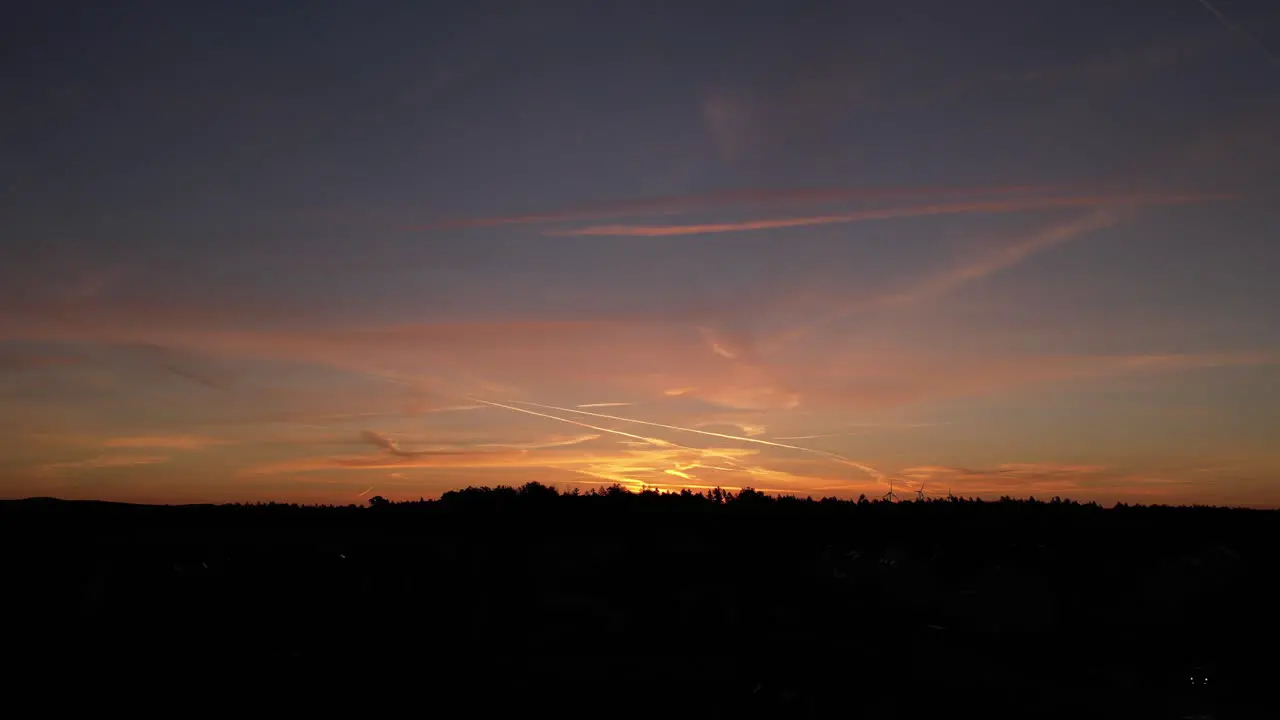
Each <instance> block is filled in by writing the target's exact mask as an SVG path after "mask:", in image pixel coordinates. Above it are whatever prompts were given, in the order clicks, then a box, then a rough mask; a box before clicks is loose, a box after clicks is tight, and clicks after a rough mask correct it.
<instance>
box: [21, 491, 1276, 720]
mask: <svg viewBox="0 0 1280 720" xmlns="http://www.w3.org/2000/svg"><path fill="white" fill-rule="evenodd" d="M1277 515H1278V514H1277V513H1276V512H1273V511H1255V510H1240V509H1225V508H1213V507H1166V506H1142V505H1133V506H1129V505H1123V504H1118V505H1115V506H1112V507H1102V506H1100V505H1098V504H1096V503H1091V502H1085V503H1080V502H1075V501H1072V500H1067V499H1061V498H1052V499H1049V500H1033V499H1026V500H1019V499H1012V498H1002V499H999V500H994V501H986V500H981V499H972V498H926V499H924V500H910V501H903V502H888V501H884V500H882V499H874V500H873V499H868V498H865V497H864V498H857V499H849V500H843V499H835V498H822V499H809V498H795V497H778V496H771V495H766V494H764V493H760V492H757V491H754V490H742V491H737V492H729V491H725V490H722V489H710V490H706V491H703V492H693V491H684V492H678V493H657V492H652V491H649V492H639V493H633V492H629V491H627V490H626V489H625V488H622V487H620V486H613V487H605V488H600V489H594V490H585V491H584V490H570V491H568V492H562V491H559V490H557V489H556V488H553V487H550V486H547V485H542V484H539V483H529V484H526V485H522V486H520V487H503V486H500V487H492V488H489V487H472V488H465V489H460V490H456V491H451V492H448V493H445V494H443V495H442V496H441V497H440V498H438V499H434V500H427V499H422V500H413V501H391V500H387V499H385V498H383V497H377V496H375V497H373V498H370V499H369V500H368V501H367V503H366V504H363V505H354V504H352V505H346V506H304V505H296V504H282V503H251V504H239V505H196V506H173V507H164V506H144V505H122V504H113V503H80V502H61V501H54V500H28V501H11V502H0V541H2V544H0V553H2V555H0V560H2V561H3V569H4V573H5V577H6V579H7V581H8V582H7V584H8V587H10V588H17V589H18V590H17V591H16V592H14V591H11V592H10V593H8V594H7V595H6V596H5V600H4V601H5V602H6V603H8V604H9V606H10V607H9V608H7V609H6V613H5V617H9V618H22V619H23V622H22V624H21V625H20V626H18V627H17V632H16V633H14V634H12V636H11V637H10V645H11V647H21V648H23V652H25V653H27V654H26V655H24V657H28V658H35V659H39V658H44V659H45V660H47V661H48V662H49V663H54V664H56V666H57V667H59V668H60V671H59V672H61V673H62V674H63V676H67V675H68V674H70V675H75V674H76V673H90V674H93V673H103V672H107V671H109V670H110V669H112V668H121V669H122V668H129V669H130V672H133V673H137V672H142V671H144V670H145V672H148V673H153V674H155V675H156V676H161V675H164V674H165V673H168V672H172V671H173V669H174V668H184V670H183V672H184V673H187V674H188V675H191V676H195V677H199V676H200V673H201V672H209V671H211V668H217V667H221V666H223V665H224V664H230V665H234V666H235V667H237V668H241V669H244V670H245V671H246V672H249V673H250V674H256V675H258V676H262V677H272V678H276V677H282V676H283V677H288V678H290V682H296V683H300V684H302V685H307V684H308V683H310V684H312V685H314V684H316V683H320V684H323V683H324V682H325V680H324V679H325V678H333V677H339V676H347V675H352V674H354V675H356V676H361V677H364V676H374V677H377V678H379V682H381V683H382V685H383V686H384V687H401V686H400V685H397V684H396V683H397V682H399V681H403V682H404V683H405V685H404V687H414V688H423V687H429V688H431V692H439V693H452V694H457V693H463V694H464V695H467V693H470V694H469V695H467V696H468V697H470V698H471V699H470V700H469V701H468V702H470V703H471V705H470V706H469V708H470V710H469V711H468V713H467V714H473V715H484V714H490V713H491V712H497V709H496V705H492V704H493V703H498V704H502V703H515V704H516V705H517V706H520V707H532V706H535V705H549V706H554V707H557V708H562V707H564V706H566V705H574V704H576V705H578V706H581V707H583V708H586V710H587V711H588V713H589V714H590V713H591V712H595V713H597V714H601V713H602V714H615V713H613V712H611V710H612V711H617V712H621V710H622V709H624V708H622V707H619V705H618V703H619V702H621V703H622V704H623V705H624V706H626V707H634V708H639V707H641V706H644V707H646V708H649V709H650V710H652V711H654V712H659V711H664V710H663V708H666V710H665V712H667V713H669V714H671V713H674V714H678V715H695V714H698V715H702V716H720V717H730V716H732V717H750V716H772V717H796V716H817V717H834V716H839V717H850V716H853V717H859V716H865V717H937V716H939V715H945V714H952V713H957V712H967V710H966V709H972V710H974V711H980V712H982V713H983V714H984V715H985V716H998V715H1002V714H1003V715H1006V716H1015V717H1050V716H1060V717H1077V716H1080V715H1087V716H1091V717H1100V716H1114V717H1141V716H1150V717H1165V716H1170V717H1172V716H1177V715H1170V714H1169V713H1176V712H1182V709H1185V708H1189V707H1192V706H1193V705H1195V703H1202V704H1203V703H1218V705H1216V706H1214V707H1216V708H1218V709H1219V710H1220V709H1221V708H1223V707H1227V706H1228V705H1229V706H1230V707H1232V708H1235V709H1236V710H1237V711H1238V712H1244V711H1249V710H1252V709H1257V708H1264V707H1267V703H1268V702H1269V701H1270V698H1269V696H1268V694H1267V692H1266V688H1267V687H1268V681H1267V679H1266V674H1267V667H1268V665H1266V663H1264V662H1258V661H1256V660H1253V658H1257V657H1263V658H1265V657H1268V656H1269V653H1271V652H1272V651H1273V650H1274V648H1275V641H1276V639H1277V632H1276V630H1275V629H1274V627H1273V624H1272V623H1271V622H1270V621H1269V619H1268V618H1269V615H1270V608H1271V607H1272V606H1273V605H1274V604H1275V602H1276V601H1277V600H1280V597H1277V591H1276V588H1275V587H1274V582H1273V581H1272V579H1273V578H1274V577H1276V576H1280V560H1278V559H1280V533H1277V530H1280V524H1278V523H1277V520H1278V519H1280V518H1278V517H1277ZM24 638H26V639H25V640H24ZM32 662H33V663H34V664H33V665H32V666H33V667H36V666H39V664H38V663H35V661H34V660H33V661H32ZM1192 668H1195V670H1194V671H1191V669H1192ZM1205 668H1212V670H1206V669H1205ZM1189 671H1191V672H1192V673H1193V674H1194V675H1195V676H1197V677H1201V678H1205V677H1209V676H1210V675H1212V678H1211V683H1212V684H1211V685H1209V686H1207V687H1206V686H1205V685H1196V686H1194V687H1192V686H1190V685H1188V678H1189V677H1191V675H1188V674H1187V673H1188V672H1189ZM920 685H924V686H927V687H929V688H930V689H931V691H930V692H927V693H922V692H919V691H918V686H920ZM467 688H470V689H469V690H468V689H467ZM385 692H391V691H390V690H387V691H385ZM1223 703H1227V705H1224V704H1223ZM602 708H603V709H602ZM655 708H656V709H655ZM677 708H678V711H677V710H676V709H677ZM1153 708H1154V709H1156V710H1158V711H1159V712H1158V713H1157V714H1155V715H1151V714H1149V713H1150V711H1152V710H1153ZM1242 708H1243V710H1241V709H1242ZM1237 716H1247V715H1239V714H1238V715H1237ZM1264 716H1265V715H1264Z"/></svg>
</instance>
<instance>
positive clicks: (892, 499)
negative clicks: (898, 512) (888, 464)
mask: <svg viewBox="0 0 1280 720" xmlns="http://www.w3.org/2000/svg"><path fill="white" fill-rule="evenodd" d="M881 499H882V500H888V501H889V502H898V496H897V495H896V494H895V493H894V492H893V478H889V492H887V493H885V494H884V495H883V496H882V498H881Z"/></svg>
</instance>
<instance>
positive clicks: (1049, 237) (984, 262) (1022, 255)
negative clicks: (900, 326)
mask: <svg viewBox="0 0 1280 720" xmlns="http://www.w3.org/2000/svg"><path fill="white" fill-rule="evenodd" d="M1121 218H1122V216H1121V215H1120V214H1119V213H1117V212H1116V211H1115V210H1114V209H1111V208H1103V209H1098V210H1095V211H1093V212H1090V213H1087V214H1085V215H1083V216H1081V217H1078V218H1075V219H1072V220H1068V221H1066V222H1060V223H1055V224H1053V225H1050V226H1048V227H1045V228H1041V229H1040V230H1037V231H1036V232H1033V233H1031V234H1029V235H1026V236H1024V237H1022V238H1020V239H1018V240H1016V241H1014V242H1012V243H1008V244H1006V245H1002V246H1000V247H997V248H995V249H994V250H990V251H988V252H986V253H985V254H983V255H981V256H980V257H977V258H973V259H971V260H968V261H965V262H962V263H959V264H957V265H954V266H952V267H949V268H947V269H945V270H943V271H942V272H939V273H936V274H933V275H927V276H925V277H923V278H921V279H918V280H916V281H915V282H913V283H911V284H910V285H908V286H907V287H906V288H904V289H902V290H899V291H896V292H891V293H884V294H881V295H875V296H872V297H869V298H862V299H858V300H854V301H853V302H846V303H843V304H840V305H838V306H837V307H836V308H835V309H834V310H831V311H828V312H826V313H824V314H822V315H819V316H817V317H814V318H811V319H810V320H809V321H807V322H804V323H800V324H798V325H796V326H794V327H792V328H790V329H788V330H786V331H784V332H782V333H779V334H777V335H776V336H774V337H773V338H770V339H769V341H768V343H767V344H768V346H769V347H771V348H774V347H777V346H779V345H783V344H786V343H789V342H792V341H795V340H797V339H799V338H801V337H804V336H805V335H808V334H809V333H812V332H814V331H815V330H817V329H819V328H821V327H823V326H824V325H827V324H830V323H833V322H836V321H839V320H841V319H844V318H846V317H849V316H850V315H853V314H855V313H860V312H866V311H869V310H875V309H885V308H893V307H905V306H910V305H915V304H919V303H922V302H926V301H929V300H933V299H936V298H939V297H942V296H944V295H946V294H948V293H951V292H953V291H955V290H958V289H959V288H961V287H963V286H965V285H968V284H970V283H974V282H977V281H978V280H981V279H983V278H986V277H987V276H989V275H992V274H994V273H997V272H1000V271H1001V270H1007V269H1009V268H1012V267H1015V266H1017V265H1018V264H1020V263H1022V262H1023V261H1024V260H1026V259H1027V258H1029V257H1031V256H1033V255H1036V254H1038V253H1040V252H1044V251H1045V250H1049V249H1051V248H1054V247H1057V246H1059V245H1063V244H1065V243H1068V242H1071V241H1072V240H1075V239H1077V238H1080V237H1082V236H1084V235H1087V234H1088V233H1090V232H1094V231H1097V230H1102V229H1104V228H1108V227H1111V226H1113V225H1115V224H1117V223H1118V222H1120V220H1121Z"/></svg>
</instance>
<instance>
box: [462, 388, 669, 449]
mask: <svg viewBox="0 0 1280 720" xmlns="http://www.w3.org/2000/svg"><path fill="white" fill-rule="evenodd" d="M467 399H468V400H471V401H472V402H478V403H484V404H485V405H492V406H493V407H500V408H503V409H506V410H511V411H513V412H519V413H525V414H528V415H536V416H538V417H543V418H547V419H548V420H559V421H560V422H565V423H569V424H570V425H577V426H579V427H584V428H590V429H591V430H599V431H600V432H607V433H612V434H614V435H621V436H622V437H629V438H631V439H633V440H640V441H643V442H645V443H648V444H649V445H656V446H658V447H663V446H666V447H683V446H681V445H676V444H675V443H673V442H667V441H666V440H662V439H660V438H647V437H643V436H640V435H632V434H631V433H629V432H623V431H621V430H611V429H609V428H606V427H597V426H595V425H588V424H587V423H583V422H578V421H577V420H570V419H568V418H562V417H556V416H555V415H548V414H546V413H540V412H534V411H532V410H526V409H524V408H518V407H511V406H510V405H503V404H502V403H496V402H489V401H488V400H481V399H479V398H467ZM530 404H531V405H536V404H537V403H530ZM538 407H548V409H550V410H560V409H561V408H552V407H549V406H543V405H539V406H538ZM568 412H581V411H577V410H569V411H568ZM584 414H586V415H594V414H595V413H584ZM601 417H608V416H607V415H602V416H601ZM684 449H685V450H691V449H692V448H684Z"/></svg>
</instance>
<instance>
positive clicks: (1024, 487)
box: [896, 463, 1189, 498]
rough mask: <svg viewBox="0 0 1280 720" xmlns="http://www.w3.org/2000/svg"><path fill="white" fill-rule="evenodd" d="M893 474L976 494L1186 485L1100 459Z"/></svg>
mask: <svg viewBox="0 0 1280 720" xmlns="http://www.w3.org/2000/svg"><path fill="white" fill-rule="evenodd" d="M896 478H898V479H900V480H902V481H905V482H906V484H907V486H908V487H910V488H913V489H914V488H920V487H924V488H925V489H926V491H928V494H930V495H935V496H936V495H940V494H942V493H945V492H948V491H950V492H952V493H954V494H955V495H959V496H975V497H981V496H987V497H991V496H1002V495H1009V496H1012V497H1028V496H1039V497H1045V496H1050V495H1061V496H1070V497H1077V498H1078V497H1081V496H1084V497H1090V498H1093V497H1103V496H1106V497H1130V496H1139V497H1144V498H1147V497H1150V498H1155V497H1171V496H1173V495H1176V494H1177V493H1178V492H1179V491H1181V492H1184V493H1185V492H1186V491H1187V490H1188V489H1189V488H1188V485H1189V484H1188V483H1186V482H1184V481H1180V480H1171V479H1167V478H1161V477H1154V476H1148V475H1136V474H1132V473H1124V472H1116V471H1114V470H1112V469H1110V468H1107V467H1105V466H1102V465H1080V464H1057V463H1005V464H1001V465H998V466H996V467H994V468H990V469H970V468H961V467H948V466H940V465H925V466H920V467H910V468H906V469H904V470H901V471H899V472H898V473H897V474H896Z"/></svg>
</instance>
